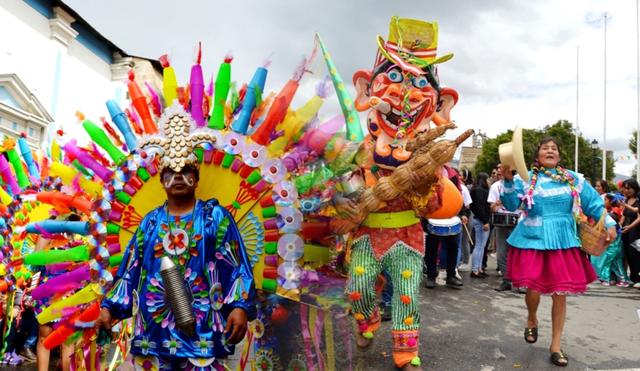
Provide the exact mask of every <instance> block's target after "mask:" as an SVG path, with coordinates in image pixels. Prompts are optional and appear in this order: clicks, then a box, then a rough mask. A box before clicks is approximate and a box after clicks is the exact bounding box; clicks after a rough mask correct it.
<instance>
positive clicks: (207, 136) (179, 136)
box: [138, 104, 222, 172]
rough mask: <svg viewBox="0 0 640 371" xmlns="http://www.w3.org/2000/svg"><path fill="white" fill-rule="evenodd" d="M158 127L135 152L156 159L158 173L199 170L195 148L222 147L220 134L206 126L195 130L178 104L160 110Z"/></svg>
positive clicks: (190, 118) (194, 123) (191, 119)
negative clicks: (188, 169)
mask: <svg viewBox="0 0 640 371" xmlns="http://www.w3.org/2000/svg"><path fill="white" fill-rule="evenodd" d="M158 124H159V126H162V128H161V129H160V130H159V132H158V133H156V134H152V135H148V136H144V137H142V138H141V139H140V141H139V145H138V147H139V149H140V150H142V151H144V152H145V153H147V154H148V155H149V154H155V153H157V154H158V156H159V161H158V168H159V169H160V172H162V171H164V170H165V169H167V168H170V169H171V170H173V171H175V172H180V171H182V169H184V168H185V167H193V168H195V169H196V170H198V169H199V165H200V163H199V161H198V156H197V155H196V153H195V149H196V148H202V149H204V150H205V151H209V150H213V149H221V148H222V133H221V132H220V131H219V130H213V129H209V128H206V127H196V122H195V121H194V120H193V118H192V117H191V115H190V114H189V113H187V112H186V111H185V110H184V108H183V107H182V106H181V105H180V104H173V105H171V106H170V107H167V108H166V109H165V110H164V113H163V115H162V117H160V120H159V121H158Z"/></svg>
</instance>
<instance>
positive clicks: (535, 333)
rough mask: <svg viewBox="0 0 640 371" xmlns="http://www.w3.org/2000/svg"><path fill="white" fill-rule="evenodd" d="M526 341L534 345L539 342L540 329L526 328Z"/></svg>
mask: <svg viewBox="0 0 640 371" xmlns="http://www.w3.org/2000/svg"><path fill="white" fill-rule="evenodd" d="M529 337H532V338H533V340H529ZM524 341H526V342H527V343H529V344H533V343H535V342H536V341H538V328H537V327H534V328H528V327H525V329H524Z"/></svg>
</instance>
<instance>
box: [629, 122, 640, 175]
mask: <svg viewBox="0 0 640 371" xmlns="http://www.w3.org/2000/svg"><path fill="white" fill-rule="evenodd" d="M637 138H638V131H637V130H634V131H633V133H631V138H629V150H630V151H631V153H638V152H636V151H637V148H638V147H637V144H636V142H637ZM637 167H638V165H634V166H633V170H632V171H631V177H632V178H635V177H636V174H637V172H638V169H637Z"/></svg>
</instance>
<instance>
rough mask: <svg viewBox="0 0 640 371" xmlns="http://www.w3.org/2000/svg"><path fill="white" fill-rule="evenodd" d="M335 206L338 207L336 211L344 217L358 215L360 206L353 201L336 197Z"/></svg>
mask: <svg viewBox="0 0 640 371" xmlns="http://www.w3.org/2000/svg"><path fill="white" fill-rule="evenodd" d="M333 204H334V205H335V207H336V211H338V214H339V215H340V216H342V217H346V218H349V217H352V216H355V215H357V214H358V212H359V210H358V205H356V204H355V203H354V202H353V201H351V200H350V199H348V198H345V197H340V196H336V198H335V199H334V201H333Z"/></svg>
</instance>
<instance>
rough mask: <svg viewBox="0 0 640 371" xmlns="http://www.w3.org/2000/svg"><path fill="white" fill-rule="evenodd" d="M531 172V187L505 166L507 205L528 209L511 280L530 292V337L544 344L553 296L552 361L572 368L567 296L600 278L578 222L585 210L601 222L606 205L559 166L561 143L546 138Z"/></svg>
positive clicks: (611, 226) (611, 229)
mask: <svg viewBox="0 0 640 371" xmlns="http://www.w3.org/2000/svg"><path fill="white" fill-rule="evenodd" d="M534 158H535V161H534V163H533V165H532V171H530V172H529V177H530V179H531V182H530V183H529V184H528V183H525V182H524V181H523V180H522V178H520V177H514V176H513V175H512V174H511V169H510V168H509V166H505V165H503V168H502V175H503V177H504V189H503V192H502V194H501V195H500V199H501V200H502V204H503V205H504V207H505V208H507V209H508V210H510V211H516V210H517V209H519V208H520V207H522V208H523V209H524V211H525V213H526V216H525V217H524V219H523V220H521V221H520V223H518V225H517V226H516V228H515V229H514V231H513V233H512V234H511V236H510V237H509V239H508V240H507V242H508V243H509V245H510V246H511V247H510V251H509V258H508V259H509V260H508V266H509V277H508V278H509V279H511V281H512V283H513V286H514V287H518V288H520V287H526V288H527V294H526V296H525V302H526V305H527V310H528V313H529V314H528V318H527V326H526V328H525V332H524V338H525V341H526V342H527V343H535V342H536V341H537V340H538V317H537V310H538V304H539V303H540V295H541V294H543V295H551V298H552V300H553V305H552V309H551V322H552V331H553V332H552V340H551V347H550V349H549V350H550V352H551V361H552V362H553V363H554V364H555V365H557V366H566V365H567V364H568V363H569V359H568V358H567V357H566V356H565V355H564V353H563V352H562V347H561V346H560V340H561V337H562V329H563V327H564V322H565V317H566V311H567V302H566V295H567V294H579V293H584V292H586V290H587V285H588V284H589V283H591V282H593V281H595V280H597V279H598V277H597V275H596V273H595V271H594V270H593V267H592V266H591V263H590V262H589V260H588V258H587V256H586V254H585V253H584V252H582V251H581V250H580V247H581V246H582V243H581V241H580V239H579V237H578V229H577V224H576V220H578V219H579V211H580V208H582V211H583V213H584V214H585V215H587V216H589V217H592V218H593V219H595V220H600V218H601V217H602V215H603V210H604V202H603V201H602V198H601V197H600V195H598V192H596V190H595V189H593V187H592V186H591V185H589V184H588V183H587V182H586V181H585V180H584V178H583V177H582V175H579V174H577V173H574V172H572V171H569V170H566V169H564V168H562V167H560V166H559V163H560V160H561V155H560V148H559V145H558V143H557V142H556V141H555V140H553V139H550V138H548V139H544V140H542V141H541V142H540V143H539V144H538V148H537V151H536V153H535V155H534ZM606 226H607V228H608V229H607V232H608V237H607V238H608V239H607V241H608V243H610V242H611V241H614V240H615V238H616V230H615V222H614V221H613V220H612V219H611V218H610V217H609V216H607V219H606Z"/></svg>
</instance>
